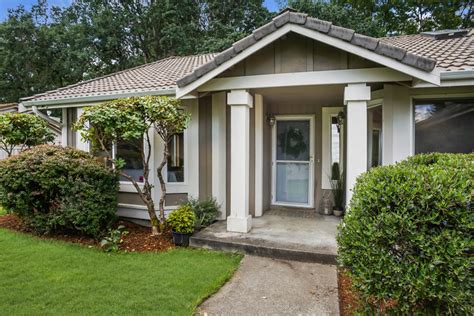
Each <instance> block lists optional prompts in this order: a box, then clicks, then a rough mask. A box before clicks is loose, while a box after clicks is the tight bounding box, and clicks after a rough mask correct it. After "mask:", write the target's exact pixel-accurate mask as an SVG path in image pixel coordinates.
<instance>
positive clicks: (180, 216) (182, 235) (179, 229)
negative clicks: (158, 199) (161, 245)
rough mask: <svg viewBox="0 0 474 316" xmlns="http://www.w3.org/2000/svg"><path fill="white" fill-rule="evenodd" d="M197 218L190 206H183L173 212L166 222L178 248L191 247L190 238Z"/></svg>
mask: <svg viewBox="0 0 474 316" xmlns="http://www.w3.org/2000/svg"><path fill="white" fill-rule="evenodd" d="M195 221H196V216H195V215H194V212H193V210H192V208H191V206H189V205H182V206H180V207H179V208H178V209H177V210H174V211H173V212H171V214H170V215H169V216H168V219H167V220H166V222H167V224H168V225H169V226H170V227H171V230H172V232H173V242H174V244H175V245H176V246H181V247H187V246H189V238H190V237H191V236H192V234H193V232H194V224H195Z"/></svg>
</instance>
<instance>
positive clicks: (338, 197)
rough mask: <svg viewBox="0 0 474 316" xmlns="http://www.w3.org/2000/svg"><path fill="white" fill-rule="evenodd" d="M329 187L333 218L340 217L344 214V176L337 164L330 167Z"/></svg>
mask: <svg viewBox="0 0 474 316" xmlns="http://www.w3.org/2000/svg"><path fill="white" fill-rule="evenodd" d="M331 187H332V196H333V199H334V206H333V213H334V215H335V216H342V214H343V213H344V176H343V174H342V172H341V171H340V168H339V164H338V163H337V162H335V163H334V164H333V165H332V174H331Z"/></svg>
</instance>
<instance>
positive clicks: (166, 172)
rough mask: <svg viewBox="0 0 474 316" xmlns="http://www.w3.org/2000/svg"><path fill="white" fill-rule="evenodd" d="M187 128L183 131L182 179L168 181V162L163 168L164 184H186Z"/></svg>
mask: <svg viewBox="0 0 474 316" xmlns="http://www.w3.org/2000/svg"><path fill="white" fill-rule="evenodd" d="M187 131H188V129H187V128H186V129H185V130H184V131H183V177H184V181H181V182H170V181H168V163H167V164H166V165H165V168H163V169H164V170H163V177H164V179H165V183H166V184H171V185H186V184H188V182H189V181H188V159H189V158H188V138H189V137H188V132H187Z"/></svg>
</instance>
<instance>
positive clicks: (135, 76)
mask: <svg viewBox="0 0 474 316" xmlns="http://www.w3.org/2000/svg"><path fill="white" fill-rule="evenodd" d="M215 55H216V54H203V55H194V56H185V57H168V58H165V59H161V60H158V61H156V62H153V63H149V64H144V65H141V66H138V67H135V68H131V69H127V70H123V71H119V72H116V73H112V74H109V75H106V76H103V77H99V78H95V79H91V80H88V81H83V82H79V83H76V84H73V85H70V86H66V87H63V88H59V89H56V90H52V91H48V92H45V93H42V94H37V95H34V96H32V97H28V98H24V99H22V101H31V100H34V101H46V100H59V99H61V100H62V99H73V98H78V97H85V96H104V95H111V94H117V93H133V92H150V91H159V90H168V89H174V88H176V80H178V79H179V78H181V77H183V76H185V75H187V74H189V73H191V72H192V71H193V70H194V69H196V68H197V67H199V66H200V65H202V64H205V63H206V62H208V61H210V60H211V59H212V58H213V57H214V56H215Z"/></svg>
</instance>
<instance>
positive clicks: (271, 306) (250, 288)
mask: <svg viewBox="0 0 474 316" xmlns="http://www.w3.org/2000/svg"><path fill="white" fill-rule="evenodd" d="M196 312H197V314H198V315H339V301H338V292H337V273H336V266H333V265H322V264H317V263H304V262H296V261H286V260H276V259H270V258H263V257H254V256H246V257H245V258H244V259H243V260H242V264H241V266H240V268H239V270H238V271H237V272H236V273H235V275H234V277H233V278H232V279H231V280H230V281H229V282H228V283H227V284H226V285H224V286H223V287H222V288H221V289H220V290H219V292H218V293H216V294H215V295H213V296H212V297H211V298H209V299H208V300H207V301H205V302H204V303H203V304H201V306H200V307H199V308H198V309H197V311H196Z"/></svg>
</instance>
